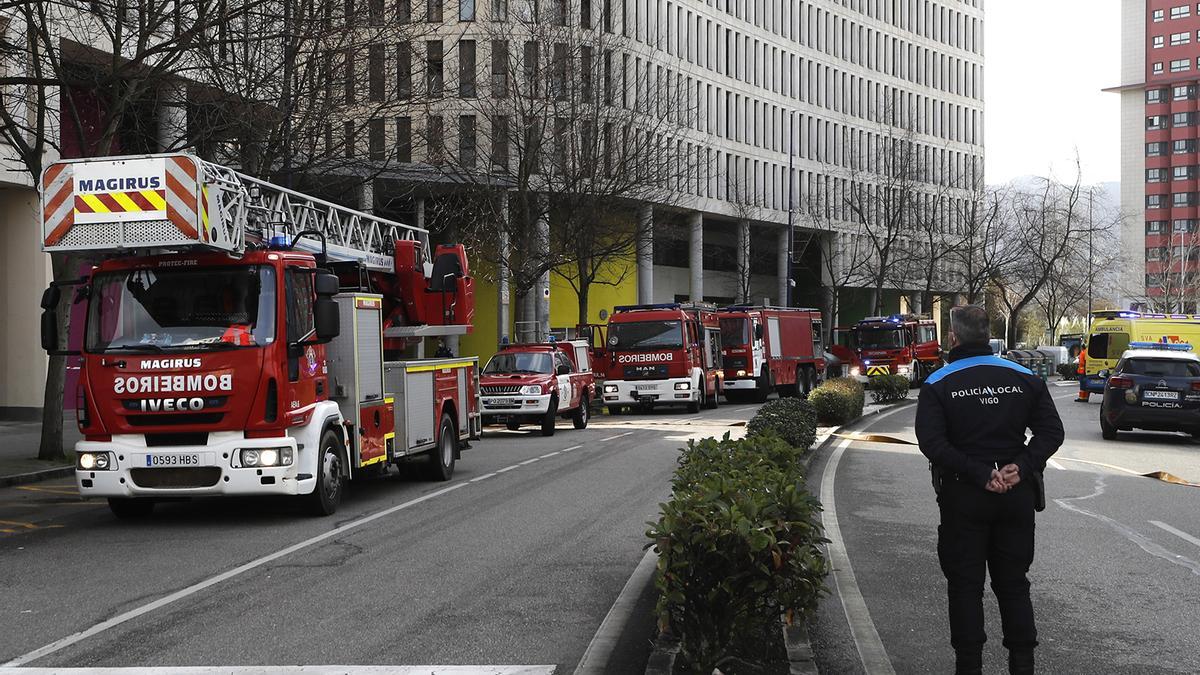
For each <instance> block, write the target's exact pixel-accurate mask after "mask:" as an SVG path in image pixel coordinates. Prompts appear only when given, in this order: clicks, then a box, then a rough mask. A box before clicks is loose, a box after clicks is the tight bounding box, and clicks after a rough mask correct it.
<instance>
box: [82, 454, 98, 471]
mask: <svg viewBox="0 0 1200 675" xmlns="http://www.w3.org/2000/svg"><path fill="white" fill-rule="evenodd" d="M79 468H81V469H88V470H91V469H94V468H96V456H95V455H93V454H92V453H90V452H85V453H83V454H82V455H80V456H79Z"/></svg>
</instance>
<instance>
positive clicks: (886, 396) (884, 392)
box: [871, 375, 912, 403]
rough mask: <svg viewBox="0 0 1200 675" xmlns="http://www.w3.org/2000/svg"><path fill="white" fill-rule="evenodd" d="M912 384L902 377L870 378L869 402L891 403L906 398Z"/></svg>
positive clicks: (884, 376) (881, 376)
mask: <svg viewBox="0 0 1200 675" xmlns="http://www.w3.org/2000/svg"><path fill="white" fill-rule="evenodd" d="M911 386H912V383H911V382H910V381H909V379H908V378H907V377H905V376H904V375H876V376H875V377H872V378H871V400H872V401H874V402H876V403H892V402H894V401H903V400H904V399H906V398H908V390H909V387H911Z"/></svg>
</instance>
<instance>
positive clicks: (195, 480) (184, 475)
mask: <svg viewBox="0 0 1200 675" xmlns="http://www.w3.org/2000/svg"><path fill="white" fill-rule="evenodd" d="M129 475H130V477H132V478H133V482H134V484H135V485H137V486H138V487H144V488H202V487H212V486H214V485H216V484H217V481H219V480H221V467H219V466H188V467H170V468H161V469H130V470H129Z"/></svg>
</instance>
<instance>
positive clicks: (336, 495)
mask: <svg viewBox="0 0 1200 675" xmlns="http://www.w3.org/2000/svg"><path fill="white" fill-rule="evenodd" d="M345 485H346V483H345V478H344V477H343V476H342V442H341V441H340V440H338V436H337V434H336V433H334V431H333V430H332V429H326V430H325V433H323V434H321V452H320V454H319V455H318V456H317V485H316V487H315V488H313V491H312V494H310V495H306V496H305V501H306V502H307V504H306V506H307V507H308V512H309V513H311V514H312V515H314V516H330V515H333V514H334V513H335V512H336V511H337V509H338V505H340V504H341V503H342V491H343V488H345Z"/></svg>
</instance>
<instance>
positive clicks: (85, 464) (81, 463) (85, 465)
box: [78, 452, 114, 471]
mask: <svg viewBox="0 0 1200 675" xmlns="http://www.w3.org/2000/svg"><path fill="white" fill-rule="evenodd" d="M78 467H79V468H80V469H83V470H84V471H109V470H111V469H113V468H114V467H113V460H112V456H111V455H109V453H107V452H81V453H79V459H78Z"/></svg>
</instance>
